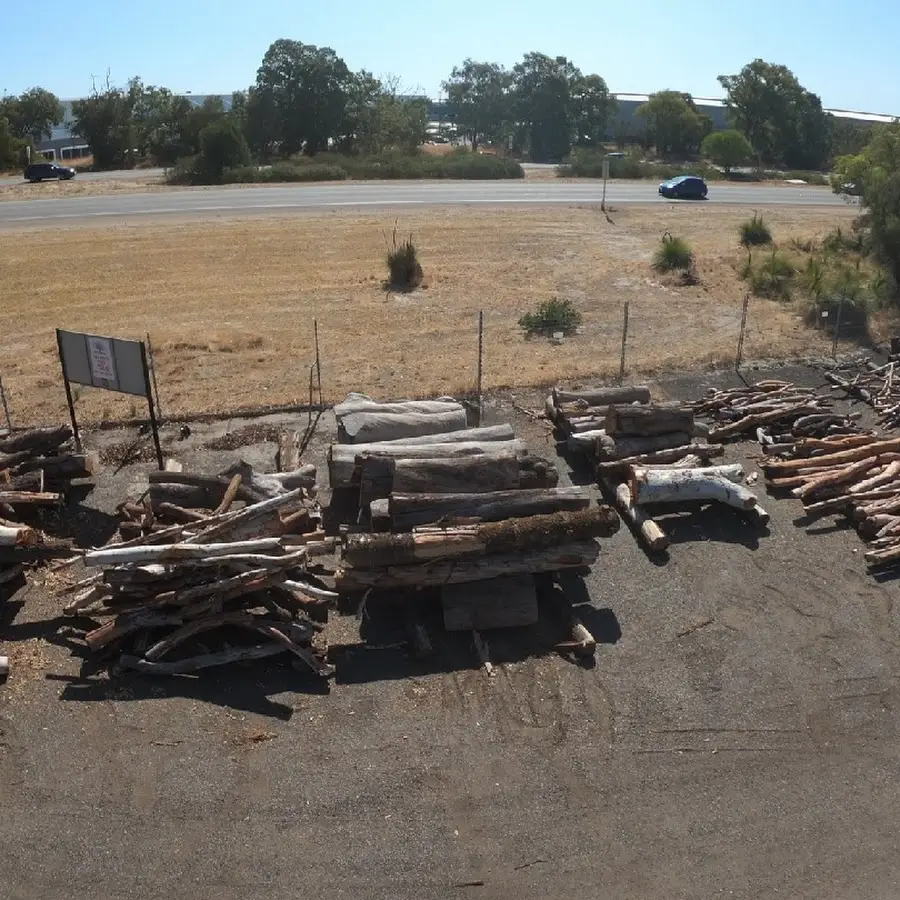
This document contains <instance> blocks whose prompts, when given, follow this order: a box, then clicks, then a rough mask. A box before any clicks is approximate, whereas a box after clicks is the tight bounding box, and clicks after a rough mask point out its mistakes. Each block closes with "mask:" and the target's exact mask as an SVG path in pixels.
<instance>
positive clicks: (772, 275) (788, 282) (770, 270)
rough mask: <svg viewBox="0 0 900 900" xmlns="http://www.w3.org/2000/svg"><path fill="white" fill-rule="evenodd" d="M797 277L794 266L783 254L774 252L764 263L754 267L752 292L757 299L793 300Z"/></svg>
mask: <svg viewBox="0 0 900 900" xmlns="http://www.w3.org/2000/svg"><path fill="white" fill-rule="evenodd" d="M795 275H796V269H795V268H794V264H793V263H792V262H791V261H790V260H789V259H788V258H787V257H786V256H784V255H783V254H782V253H779V252H778V251H777V250H773V251H772V252H771V253H770V254H768V255H767V256H766V258H765V260H763V262H762V263H760V264H759V265H757V266H754V267H752V269H751V271H750V276H749V282H750V290H751V291H752V292H753V293H754V294H755V295H756V296H757V297H766V298H767V299H769V300H782V301H787V300H790V299H791V289H792V287H793V282H794V276H795Z"/></svg>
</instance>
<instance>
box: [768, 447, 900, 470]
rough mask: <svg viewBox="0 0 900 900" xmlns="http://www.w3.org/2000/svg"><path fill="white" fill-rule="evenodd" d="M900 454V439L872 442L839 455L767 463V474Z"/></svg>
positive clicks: (830, 454)
mask: <svg viewBox="0 0 900 900" xmlns="http://www.w3.org/2000/svg"><path fill="white" fill-rule="evenodd" d="M897 452H900V438H892V439H891V440H882V441H870V443H868V444H865V445H863V446H861V447H853V448H851V449H850V450H841V451H838V452H837V453H826V454H824V455H823V456H816V457H815V458H813V459H783V460H773V461H771V462H769V461H766V463H765V466H764V467H765V469H766V471H767V472H771V473H773V474H775V473H777V474H779V475H787V474H789V473H791V472H796V471H797V470H798V469H805V468H807V467H808V466H810V465H816V466H821V467H823V468H824V467H828V466H839V465H844V464H845V463H852V462H857V461H858V460H860V459H866V458H867V457H869V456H881V455H882V454H885V453H897Z"/></svg>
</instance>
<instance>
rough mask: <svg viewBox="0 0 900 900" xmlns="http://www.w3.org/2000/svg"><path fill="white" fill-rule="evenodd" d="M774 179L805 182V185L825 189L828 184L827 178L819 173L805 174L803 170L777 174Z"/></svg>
mask: <svg viewBox="0 0 900 900" xmlns="http://www.w3.org/2000/svg"><path fill="white" fill-rule="evenodd" d="M774 177H776V178H781V179H783V180H784V181H805V182H806V183H807V184H812V185H816V186H817V187H825V186H827V185H828V184H829V180H828V176H827V175H823V174H822V173H821V172H806V171H804V170H802V169H801V170H798V171H794V170H792V171H789V172H778V173H777V174H776V175H775V176H774Z"/></svg>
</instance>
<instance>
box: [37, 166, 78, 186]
mask: <svg viewBox="0 0 900 900" xmlns="http://www.w3.org/2000/svg"><path fill="white" fill-rule="evenodd" d="M25 177H26V178H27V179H28V180H29V181H30V182H32V183H34V182H35V181H43V180H44V179H45V178H59V180H60V181H68V180H69V179H70V178H74V177H75V170H74V169H71V168H69V166H58V165H56V163H50V162H46V163H32V164H31V165H30V166H28V168H27V169H25Z"/></svg>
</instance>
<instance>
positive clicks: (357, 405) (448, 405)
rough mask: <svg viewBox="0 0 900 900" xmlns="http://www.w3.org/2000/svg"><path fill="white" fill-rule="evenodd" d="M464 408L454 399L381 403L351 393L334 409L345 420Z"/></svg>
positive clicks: (365, 396)
mask: <svg viewBox="0 0 900 900" xmlns="http://www.w3.org/2000/svg"><path fill="white" fill-rule="evenodd" d="M462 408H463V406H462V404H461V403H459V401H457V400H454V399H453V398H452V397H444V398H441V399H439V400H396V401H394V402H388V403H379V402H378V401H377V400H373V399H372V398H371V397H368V396H367V395H365V394H357V393H351V394H349V395H348V396H347V399H346V400H344V401H343V402H342V403H338V404H337V405H336V406H335V407H334V417H335V418H336V419H343V418H344V417H345V416H349V415H352V414H354V413H363V412H382V413H399V414H401V415H402V414H404V413H423V414H426V415H429V414H431V415H434V414H440V413H445V412H452V411H454V410H459V409H462Z"/></svg>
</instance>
